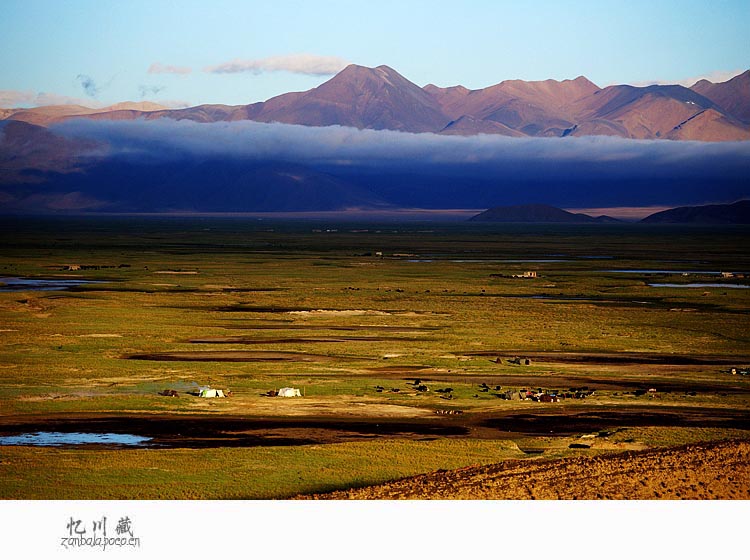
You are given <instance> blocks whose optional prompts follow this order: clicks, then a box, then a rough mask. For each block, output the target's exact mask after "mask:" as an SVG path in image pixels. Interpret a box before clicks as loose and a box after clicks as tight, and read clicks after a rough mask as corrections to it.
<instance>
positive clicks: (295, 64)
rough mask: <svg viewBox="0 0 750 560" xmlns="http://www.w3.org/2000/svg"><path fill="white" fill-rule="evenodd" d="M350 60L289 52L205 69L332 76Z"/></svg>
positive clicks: (240, 60) (219, 72)
mask: <svg viewBox="0 0 750 560" xmlns="http://www.w3.org/2000/svg"><path fill="white" fill-rule="evenodd" d="M348 65H349V62H347V61H346V60H344V59H343V58H339V57H336V56H318V55H315V54H305V53H301V54H287V55H282V56H270V57H268V58H260V59H235V60H232V61H230V62H225V63H223V64H217V65H215V66H207V67H206V68H205V69H204V70H205V71H206V72H211V73H212V74H237V73H242V72H252V73H253V74H261V73H262V72H279V71H283V72H292V73H294V74H307V75H310V76H330V75H332V74H336V73H337V72H340V71H341V70H343V69H344V68H346V66H348Z"/></svg>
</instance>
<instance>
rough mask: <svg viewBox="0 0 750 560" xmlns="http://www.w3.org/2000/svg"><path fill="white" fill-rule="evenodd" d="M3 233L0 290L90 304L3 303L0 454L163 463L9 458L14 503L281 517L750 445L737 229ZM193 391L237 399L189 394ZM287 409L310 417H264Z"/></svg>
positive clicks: (117, 228) (319, 226)
mask: <svg viewBox="0 0 750 560" xmlns="http://www.w3.org/2000/svg"><path fill="white" fill-rule="evenodd" d="M0 236H1V237H0V276H2V277H6V278H14V277H22V278H42V279H86V280H92V281H96V283H89V284H85V285H80V286H75V287H72V288H71V289H68V290H52V291H33V290H27V291H0V435H12V434H16V433H19V432H22V431H40V430H47V431H54V430H55V429H59V430H62V431H99V432H100V431H104V430H105V428H109V427H112V426H114V427H115V428H114V429H113V431H118V430H119V431H124V432H126V433H132V432H137V431H139V430H140V433H142V434H145V435H150V436H153V437H154V442H155V444H154V445H151V446H146V447H141V448H132V449H131V448H116V447H96V446H71V447H66V448H45V447H30V446H0V497H2V498H5V499H25V498H53V497H54V498H64V499H92V498H102V499H112V498H114V499H118V498H125V499H141V498H143V499H153V498H157V499H176V498H198V497H200V498H263V499H265V498H287V497H290V496H293V495H296V494H300V493H312V492H324V491H329V490H337V489H346V488H350V487H355V486H362V485H366V484H376V483H380V482H385V481H387V480H392V479H395V478H400V477H405V476H409V475H413V474H418V473H422V472H429V471H432V470H437V469H453V468H458V467H462V466H467V465H473V464H486V463H494V462H499V461H503V460H506V459H520V460H535V461H536V460H546V459H550V458H557V457H565V456H570V455H575V454H596V453H611V452H616V451H620V450H629V449H645V448H649V447H658V446H670V445H679V444H683V443H689V442H695V441H710V440H716V439H724V438H746V437H748V435H749V434H750V423H748V421H747V419H746V418H747V412H748V409H749V408H750V379H749V378H748V377H747V376H742V375H731V373H728V372H729V370H730V369H731V368H732V367H737V368H740V369H741V368H743V367H745V368H746V367H747V366H748V362H749V361H750V330H748V328H747V325H748V316H749V315H748V313H749V312H750V289H738V288H732V287H731V286H732V285H735V284H750V279H748V278H744V279H743V278H738V277H736V276H735V277H733V278H722V277H721V276H719V275H716V274H712V273H715V272H721V271H724V272H734V273H735V274H737V273H739V274H747V273H748V272H750V255H748V251H747V247H748V246H750V244H749V243H748V241H750V230H748V229H747V228H742V227H723V228H720V227H678V226H661V227H655V226H641V225H635V224H634V225H592V226H541V225H534V226H529V225H504V226H499V225H495V226H493V225H486V224H435V223H407V224H394V223H379V224H362V223H333V222H329V223H326V222H314V221H296V222H290V221H277V220H258V219H250V218H225V219H218V218H143V217H129V218H128V217H117V218H112V217H91V218H73V217H66V218H63V217H60V218H6V219H4V220H3V222H2V225H0ZM79 266H80V267H81V269H80V270H77V267H79ZM71 268H72V270H71ZM614 270H634V271H642V270H670V271H671V270H677V271H688V275H687V276H685V275H682V274H667V273H655V272H652V273H647V272H629V273H624V272H613V271H614ZM526 271H535V272H536V273H537V275H538V277H536V278H514V277H513V275H518V274H522V273H523V272H526ZM653 283H678V284H679V283H719V284H723V285H722V286H720V287H697V288H689V287H668V288H660V287H653V286H650V285H649V284H653ZM514 357H520V358H522V360H521V363H520V364H516V363H512V362H511V360H512V358H514ZM525 358H529V364H528V365H525V361H524V360H525ZM415 379H420V380H421V383H422V384H423V385H425V386H426V387H427V388H428V389H429V391H424V392H420V391H417V390H416V389H415V387H416V384H415V383H414V380H415ZM204 385H210V386H212V387H216V388H221V389H225V390H227V389H228V390H231V391H232V396H231V397H230V398H227V399H200V398H197V397H193V396H190V395H189V394H187V391H188V390H189V389H190V388H193V387H196V386H204ZM284 386H292V387H297V388H300V389H301V390H302V391H303V394H304V396H303V397H301V398H295V399H282V398H269V397H267V396H263V393H266V392H267V391H269V390H273V389H279V388H280V387H284ZM378 387H381V388H382V389H380V390H379V389H377V388H378ZM496 387H499V389H496ZM532 387H533V388H537V387H538V388H543V389H546V390H548V391H549V392H555V391H558V392H563V393H564V392H567V391H569V390H570V389H573V388H580V387H586V388H587V389H588V390H594V393H593V394H592V395H590V396H589V397H587V398H585V399H571V398H568V399H563V400H562V401H561V402H558V403H540V402H531V401H525V400H520V399H519V398H518V392H519V390H520V389H525V388H532ZM170 388H172V389H176V390H178V391H179V392H180V397H179V398H169V397H163V396H160V395H159V394H158V392H159V391H162V390H164V389H170ZM445 388H450V389H452V392H450V393H445V392H438V391H437V390H438V389H445ZM394 389H398V391H394ZM485 389H488V390H485ZM648 389H655V391H652V392H651V393H650V394H649V393H648V392H647V393H646V394H641V393H642V392H643V391H648ZM506 391H509V392H510V394H511V395H512V396H513V399H512V400H505V399H503V398H500V396H501V395H503V394H504V393H505V392H506ZM448 396H450V397H452V398H450V399H449V398H448ZM444 411H460V412H461V414H452V415H447V414H438V413H439V412H444ZM233 422H234V423H233ZM128 427H131V428H132V429H130V430H128ZM581 442H583V444H582V445H575V444H576V443H581ZM571 444H573V445H574V447H573V448H571V447H570V445H571Z"/></svg>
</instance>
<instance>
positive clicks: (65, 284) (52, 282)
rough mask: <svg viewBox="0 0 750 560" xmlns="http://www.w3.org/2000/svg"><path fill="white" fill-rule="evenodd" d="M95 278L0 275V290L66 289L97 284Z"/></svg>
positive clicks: (37, 290)
mask: <svg viewBox="0 0 750 560" xmlns="http://www.w3.org/2000/svg"><path fill="white" fill-rule="evenodd" d="M99 283H101V282H99V281H97V280H83V279H80V278H17V277H0V292H50V291H57V290H67V289H68V288H72V287H74V286H83V285H84V284H99Z"/></svg>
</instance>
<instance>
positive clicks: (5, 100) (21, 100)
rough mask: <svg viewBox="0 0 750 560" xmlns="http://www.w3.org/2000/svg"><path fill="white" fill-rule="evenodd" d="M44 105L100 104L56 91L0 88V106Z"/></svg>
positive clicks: (91, 105)
mask: <svg viewBox="0 0 750 560" xmlns="http://www.w3.org/2000/svg"><path fill="white" fill-rule="evenodd" d="M46 105H85V106H87V107H91V108H97V107H100V106H101V103H99V102H98V101H93V100H91V99H82V98H80V97H69V96H67V95H58V94H56V93H47V92H43V91H40V92H33V91H18V90H0V107H6V108H16V107H43V106H46Z"/></svg>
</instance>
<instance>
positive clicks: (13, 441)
mask: <svg viewBox="0 0 750 560" xmlns="http://www.w3.org/2000/svg"><path fill="white" fill-rule="evenodd" d="M149 440H151V438H149V437H143V436H136V435H132V434H93V433H83V432H70V433H66V432H34V433H29V434H20V435H17V436H0V445H37V446H42V447H56V446H59V445H89V444H92V443H94V444H102V445H144V444H145V443H146V442H147V441H149Z"/></svg>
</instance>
